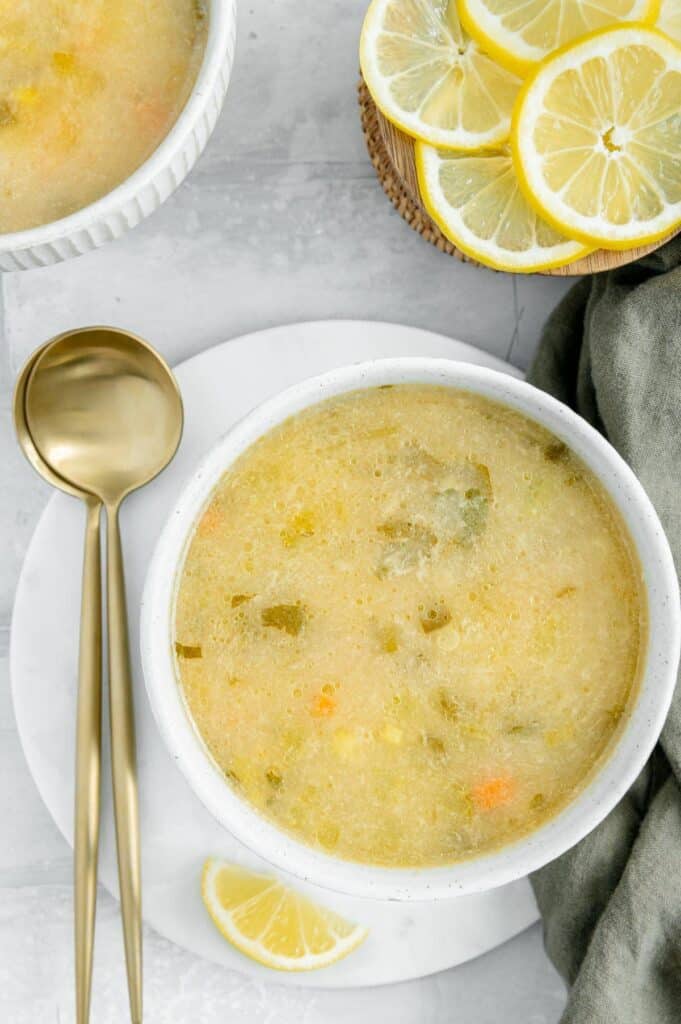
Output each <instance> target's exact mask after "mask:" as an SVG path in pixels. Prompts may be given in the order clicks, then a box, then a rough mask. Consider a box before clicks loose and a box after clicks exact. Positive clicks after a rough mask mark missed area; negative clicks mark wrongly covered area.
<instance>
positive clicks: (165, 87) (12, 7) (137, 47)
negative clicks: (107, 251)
mask: <svg viewBox="0 0 681 1024" xmlns="http://www.w3.org/2000/svg"><path fill="white" fill-rule="evenodd" d="M206 34H207V14H206V10H205V8H204V7H203V4H202V0H144V2H143V3H141V2H140V0H12V2H11V3H10V2H8V0H1V2H0V58H1V59H0V177H1V179H2V184H1V185H0V232H7V231H18V230H22V229H24V228H31V227H35V226H37V225H39V224H46V223H48V222H50V221H54V220H57V219H59V218H60V217H64V216H66V215H68V214H70V213H73V212H74V211H75V210H78V209H81V208H82V207H83V206H87V205H88V204H89V203H91V202H93V201H94V200H96V199H99V198H100V197H101V196H103V195H105V194H106V193H108V192H110V191H111V190H112V189H113V188H114V187H115V186H116V185H119V184H120V183H121V182H122V181H124V180H125V179H126V178H128V177H129V176H130V175H131V174H132V172H133V171H135V170H136V169H137V168H138V167H139V166H140V165H141V164H142V163H143V162H144V161H145V160H146V159H147V157H149V156H150V155H151V153H152V152H153V151H154V150H155V149H156V147H157V146H158V145H159V143H160V142H161V141H162V139H163V138H164V137H165V136H166V135H167V134H168V131H169V130H170V128H171V127H172V125H173V123H174V122H175V120H176V119H177V117H178V115H179V113H180V111H181V110H182V108H183V106H184V104H185V103H186V101H187V99H188V97H189V93H190V92H191V89H192V86H193V84H194V81H195V79H196V75H197V73H198V69H199V66H200V64H201V60H202V57H203V51H204V47H205V40H206Z"/></svg>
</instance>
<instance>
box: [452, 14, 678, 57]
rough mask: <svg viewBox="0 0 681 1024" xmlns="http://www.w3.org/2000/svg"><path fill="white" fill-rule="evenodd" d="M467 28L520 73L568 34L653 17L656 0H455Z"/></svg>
mask: <svg viewBox="0 0 681 1024" xmlns="http://www.w3.org/2000/svg"><path fill="white" fill-rule="evenodd" d="M458 6H459V16H460V18H461V22H462V24H463V26H464V27H465V29H466V31H467V32H468V33H469V34H470V35H471V36H472V37H473V38H474V39H475V40H477V42H478V43H479V44H480V45H481V46H483V47H485V48H486V49H487V50H488V51H489V53H490V54H491V55H492V57H494V59H495V60H498V61H499V63H500V64H503V65H504V67H507V68H509V69H510V70H511V71H515V72H516V73H517V74H519V75H525V74H527V73H528V71H530V70H532V68H533V67H534V66H535V65H536V64H538V63H539V61H541V60H543V59H544V58H545V57H546V56H548V54H550V53H552V52H553V51H554V50H557V49H558V48H559V47H561V46H565V45H566V44H567V43H569V42H571V41H572V40H573V39H577V38H579V37H580V36H583V35H586V34H587V33H589V32H594V31H596V29H600V28H605V27H606V26H609V25H615V24H617V23H619V22H622V21H637V22H648V21H651V22H652V21H653V20H654V19H655V17H656V16H657V13H658V8H659V0H605V2H603V0H458Z"/></svg>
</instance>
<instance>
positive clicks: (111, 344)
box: [25, 327, 182, 1024]
mask: <svg viewBox="0 0 681 1024" xmlns="http://www.w3.org/2000/svg"><path fill="white" fill-rule="evenodd" d="M25 408H26V422H27V424H28V429H29V431H30V434H31V436H32V438H33V442H34V444H35V447H36V448H37V450H38V451H39V452H40V454H41V455H42V457H43V459H44V460H45V462H47V463H48V464H49V465H50V466H51V467H52V469H53V470H55V471H56V472H57V473H58V474H59V476H61V477H63V478H64V479H65V480H66V481H67V482H68V483H69V484H71V485H72V486H75V487H76V488H78V489H79V490H82V491H85V492H86V493H88V494H90V495H92V496H93V497H95V498H97V499H99V501H101V502H102V504H103V505H104V507H105V508H106V513H107V625H108V643H109V713H110V727H111V762H112V773H113V793H114V812H115V817H116V847H117V853H118V878H119V884H120V891H121V912H122V916H123V935H124V941H125V958H126V966H127V974H128V992H129V998H130V1014H131V1019H132V1021H133V1024H141V1021H142V927H141V893H140V850H139V812H138V799H137V769H136V764H135V729H134V705H133V695H132V680H131V675H130V655H129V647H128V627H127V614H126V607H125V585H124V578H123V555H122V550H121V541H120V532H119V526H118V517H119V510H120V505H121V502H122V501H123V499H124V498H125V497H126V496H127V495H128V494H130V492H131V491H134V490H136V489H137V488H138V487H142V486H143V485H144V484H146V483H148V482H149V481H150V480H152V479H153V478H154V477H155V476H156V475H157V474H158V473H160V472H161V470H162V469H164V467H165V466H166V465H167V464H168V462H169V461H170V460H171V459H172V457H173V455H174V454H175V451H176V450H177V446H178V444H179V442H180V437H181V434H182V400H181V398H180V393H179V390H178V387H177V384H176V382H175V378H174V377H173V375H172V373H171V372H170V370H169V369H168V366H167V365H166V363H165V362H164V361H163V360H162V359H161V357H160V356H159V355H158V354H157V353H156V352H155V351H154V350H153V349H152V348H151V347H150V346H149V345H147V344H146V342H144V341H142V340H141V338H137V337H136V336H135V335H133V334H129V333H127V332H126V331H120V330H116V329H114V328H110V327H90V328H83V329H81V330H78V331H70V332H69V333H67V334H62V335H60V336H59V337H58V338H55V339H54V340H53V341H51V342H50V343H49V344H48V345H46V346H45V348H44V349H43V350H42V351H41V352H40V353H38V356H37V358H36V360H35V362H34V364H33V369H32V371H31V373H30V375H29V378H28V383H27V385H26V396H25Z"/></svg>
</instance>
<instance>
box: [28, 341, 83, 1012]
mask: <svg viewBox="0 0 681 1024" xmlns="http://www.w3.org/2000/svg"><path fill="white" fill-rule="evenodd" d="M47 344H49V342H48V343H47ZM45 347H46V346H45V345H43V346H42V348H40V349H38V351H37V352H34V353H33V355H32V356H31V358H30V359H29V360H28V362H27V363H26V365H25V366H24V368H23V369H22V371H21V373H20V374H19V377H18V380H17V383H16V387H15V389H14V426H15V429H16V433H17V437H18V439H19V444H20V445H21V447H22V449H23V452H24V454H25V456H26V458H27V459H28V461H29V462H30V463H31V465H32V466H33V468H34V469H35V470H37V472H38V473H39V474H40V475H41V476H42V477H43V478H44V479H45V480H47V482H48V483H50V484H52V485H53V487H58V488H59V489H60V490H62V491H65V492H66V493H67V494H71V495H73V497H75V498H81V499H82V500H83V501H84V502H85V504H86V509H87V520H86V526H85V551H84V554H83V592H82V601H81V613H80V650H79V656H78V708H77V713H76V789H75V815H74V819H75V821H74V843H73V847H74V889H75V907H74V923H75V947H76V955H75V964H76V1020H77V1022H78V1024H87V1020H88V1017H89V1013H90V988H91V979H92V948H93V941H94V925H95V907H96V903H97V851H98V847H99V781H100V775H101V759H102V571H101V564H100V562H101V559H100V542H99V522H100V513H101V509H102V503H101V501H99V499H98V498H95V497H93V495H91V494H87V493H86V492H85V491H81V490H78V489H77V488H76V487H72V486H71V484H69V483H68V482H67V481H66V480H64V478H63V477H61V476H59V475H58V474H57V473H55V472H54V470H53V469H52V468H51V466H49V465H48V464H47V463H46V462H45V461H44V459H43V458H42V456H41V455H40V452H39V451H38V450H37V448H36V447H35V445H34V444H33V438H32V437H31V435H30V433H29V431H28V426H27V423H26V406H25V394H26V384H27V382H28V378H29V376H30V373H31V371H32V369H33V364H34V363H35V361H36V359H37V358H38V356H39V355H40V353H41V352H42V351H43V349H44V348H45Z"/></svg>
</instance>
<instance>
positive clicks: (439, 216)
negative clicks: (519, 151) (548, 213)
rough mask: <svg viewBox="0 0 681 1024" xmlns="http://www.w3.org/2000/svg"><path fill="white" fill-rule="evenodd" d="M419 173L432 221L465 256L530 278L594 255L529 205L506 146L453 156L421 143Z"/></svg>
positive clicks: (418, 145)
mask: <svg viewBox="0 0 681 1024" xmlns="http://www.w3.org/2000/svg"><path fill="white" fill-rule="evenodd" d="M416 169H417V173H418V179H419V190H420V192H421V198H422V199H423V203H424V205H425V207H426V209H427V211H428V213H429V215H430V217H431V218H432V219H433V220H434V221H435V223H436V224H437V225H438V227H439V228H440V230H441V231H442V232H443V234H445V235H446V236H447V238H448V239H449V240H450V241H451V242H453V243H454V245H456V246H457V247H458V248H459V249H461V251H462V252H465V253H467V255H468V256H472V257H473V259H476V260H478V261H479V262H480V263H484V264H486V265H487V266H488V267H494V269H495V270H510V271H515V272H517V273H525V274H530V273H533V272H536V271H539V270H548V269H549V268H550V267H560V266H563V265H564V264H566V263H572V262H573V260H577V259H579V258H580V257H582V256H586V254H587V253H588V252H591V249H590V248H589V247H588V246H585V245H583V244H582V243H581V242H574V241H572V240H570V239H568V238H566V237H565V235H562V234H560V232H558V231H555V230H554V229H553V228H552V227H550V225H548V224H547V223H546V221H544V220H542V218H541V217H540V216H539V214H538V213H537V212H536V210H535V209H534V208H533V207H532V206H530V204H529V203H528V202H527V200H526V199H525V196H524V195H523V193H522V191H521V189H520V186H519V185H518V179H517V177H516V174H515V170H514V168H513V160H512V159H511V154H510V151H509V150H508V149H507V148H506V147H504V148H503V149H500V150H496V151H495V150H489V151H481V152H480V153H454V152H452V151H448V150H441V149H436V148H435V147H434V146H428V145H426V144H425V143H423V142H417V143H416Z"/></svg>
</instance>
